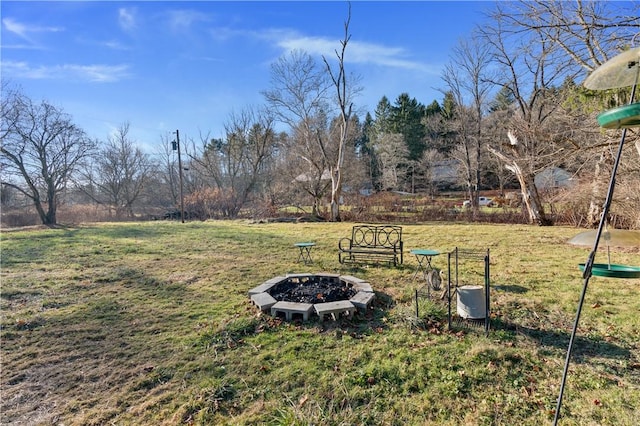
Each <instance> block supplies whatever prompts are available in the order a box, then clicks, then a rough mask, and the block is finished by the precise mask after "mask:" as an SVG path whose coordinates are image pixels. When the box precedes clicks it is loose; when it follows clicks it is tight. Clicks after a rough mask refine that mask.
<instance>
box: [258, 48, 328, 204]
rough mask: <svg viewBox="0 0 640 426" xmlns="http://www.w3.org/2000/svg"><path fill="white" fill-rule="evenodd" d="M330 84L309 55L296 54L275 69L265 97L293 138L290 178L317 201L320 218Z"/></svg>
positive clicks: (324, 188) (289, 145)
mask: <svg viewBox="0 0 640 426" xmlns="http://www.w3.org/2000/svg"><path fill="white" fill-rule="evenodd" d="M329 88H330V82H329V80H328V79H327V75H326V74H325V73H324V71H323V70H322V69H321V68H319V67H318V64H317V63H316V62H315V61H314V60H313V58H312V57H311V56H310V55H309V54H307V53H306V52H303V51H300V50H294V51H292V52H290V53H289V55H287V56H283V57H281V58H279V59H278V60H277V61H276V62H275V63H274V64H272V65H271V89H270V90H267V91H264V92H263V95H264V97H265V99H266V100H267V103H268V105H269V106H270V107H271V109H272V110H273V111H274V113H275V114H276V117H277V118H278V120H280V121H281V122H283V123H285V124H287V125H288V126H289V129H290V130H291V132H290V133H291V135H290V137H289V138H287V139H286V140H285V141H284V143H285V145H284V148H285V150H286V152H287V155H286V156H287V163H288V164H287V165H288V167H287V168H286V171H287V174H288V175H289V178H290V182H293V183H294V184H295V185H297V186H298V187H299V188H300V189H302V190H303V191H304V192H306V193H308V194H309V195H311V197H312V198H313V210H312V214H313V215H318V214H319V207H320V202H321V199H322V198H323V197H324V195H325V194H326V191H327V188H328V186H327V184H328V182H329V181H328V180H327V177H328V176H326V175H327V173H328V171H329V164H328V161H327V160H328V159H327V156H326V155H323V153H322V148H323V147H324V145H325V143H326V142H325V141H326V140H327V138H328V137H329V124H328V117H327V112H328V110H329V95H328V90H329Z"/></svg>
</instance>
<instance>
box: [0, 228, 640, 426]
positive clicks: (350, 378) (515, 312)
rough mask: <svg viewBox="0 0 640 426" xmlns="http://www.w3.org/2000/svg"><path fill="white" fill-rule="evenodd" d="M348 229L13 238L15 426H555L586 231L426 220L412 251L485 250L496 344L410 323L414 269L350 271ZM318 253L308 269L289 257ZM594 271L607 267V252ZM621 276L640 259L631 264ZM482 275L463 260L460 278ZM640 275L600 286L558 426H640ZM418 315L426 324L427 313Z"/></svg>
mask: <svg viewBox="0 0 640 426" xmlns="http://www.w3.org/2000/svg"><path fill="white" fill-rule="evenodd" d="M351 225H352V224H351V223H298V224H291V223H287V224H258V223H249V222H244V221H206V222H197V223H195V222H189V223H185V224H181V223H168V222H153V223H118V224H95V225H84V226H78V227H69V228H63V229H46V230H20V231H13V232H3V234H2V241H1V243H0V244H1V246H0V247H1V249H2V271H1V273H2V275H1V278H2V289H1V294H0V295H1V299H0V300H1V305H0V308H1V322H0V326H1V339H2V347H1V353H2V377H1V382H0V383H1V386H2V402H1V404H2V406H1V412H2V414H1V415H2V419H1V422H2V423H3V424H4V423H6V424H12V423H15V424H50V423H64V424H78V425H80V424H82V425H87V424H112V423H113V424H228V425H237V424H256V425H257V424H276V425H285V424H286V425H297V424H299V425H308V424H329V425H341V424H349V425H351V424H371V425H380V424H382V425H407V424H416V425H422V424H443V425H454V424H456V425H459V424H468V425H514V424H522V425H538V424H549V423H550V421H551V419H552V417H553V410H554V408H555V402H556V398H557V395H558V391H559V389H558V387H559V382H560V377H561V373H562V367H563V363H564V357H565V354H566V347H567V344H568V338H569V333H570V330H571V326H572V322H573V319H574V316H575V309H576V305H577V302H578V297H579V293H580V290H581V287H582V279H581V276H580V275H581V274H580V271H579V270H578V266H577V265H578V263H581V262H584V261H585V260H586V256H587V254H588V249H583V248H579V247H574V246H569V245H567V244H566V240H568V239H569V238H570V237H572V236H573V235H575V234H576V233H578V232H579V230H577V229H573V228H564V227H552V228H540V227H529V226H524V225H510V226H509V225H479V224H458V223H426V224H409V225H405V226H404V240H405V249H406V250H407V251H408V250H409V249H411V248H418V247H420V248H431V249H436V250H439V251H441V252H442V253H443V254H441V255H440V256H436V257H435V258H434V259H433V264H434V266H436V267H439V268H446V263H447V262H446V259H447V258H446V254H445V253H446V252H448V251H451V250H453V249H454V248H455V247H460V248H469V249H481V250H485V249H489V250H490V252H491V282H492V295H491V296H492V301H493V303H492V306H491V310H492V313H493V314H492V315H493V318H492V331H491V332H490V333H489V335H488V336H485V335H484V334H483V333H482V332H481V331H477V330H476V329H474V328H472V327H458V328H455V329H454V330H451V331H450V330H448V329H447V327H446V315H445V312H446V309H444V308H443V306H442V305H441V304H440V303H441V302H439V301H438V300H432V301H428V302H425V301H421V302H420V303H421V306H420V312H421V317H420V318H416V317H415V305H414V304H415V300H414V294H415V289H416V288H418V287H420V286H422V285H423V283H421V282H420V281H419V280H417V279H416V280H414V279H413V273H414V268H415V267H416V265H417V263H416V261H415V259H413V258H411V257H410V255H409V254H406V258H405V263H404V265H402V266H400V267H398V268H389V267H362V268H350V267H345V266H343V265H340V264H339V263H338V261H337V242H338V240H339V239H340V238H342V237H344V236H348V235H349V232H350V227H351ZM298 241H314V242H316V247H315V248H314V249H313V251H312V256H313V258H314V264H313V265H311V266H309V267H306V266H304V265H302V264H299V263H297V262H296V258H297V249H296V248H295V247H293V244H294V243H295V242H298ZM598 256H599V259H600V260H602V259H603V257H604V254H599V255H598ZM613 256H614V260H615V263H621V264H630V265H640V255H639V254H638V252H637V251H633V250H627V251H626V252H614V253H613ZM320 271H323V272H336V273H341V274H349V275H355V276H358V277H361V278H363V279H366V280H368V281H369V282H370V283H371V284H372V286H373V287H374V289H375V290H376V293H377V297H376V301H375V303H374V305H373V306H372V308H371V309H370V310H369V311H368V312H366V313H361V314H359V315H357V316H355V317H354V318H346V319H341V320H339V321H337V322H334V321H324V322H319V321H317V320H311V321H309V322H306V323H284V322H282V321H281V320H280V319H275V318H271V317H270V316H268V315H263V314H260V313H258V312H257V311H256V309H255V308H254V307H253V306H252V305H251V304H250V303H249V300H248V297H247V291H248V290H249V289H251V288H253V287H255V286H257V285H258V284H260V283H262V282H263V281H265V280H267V279H269V278H271V277H273V276H276V275H282V274H286V273H293V272H320ZM481 274H482V270H481V269H478V268H477V267H476V266H475V265H463V266H461V275H462V277H461V278H462V280H463V281H464V282H466V283H475V282H478V283H480V282H481V280H482V276H481ZM639 284H640V280H637V279H636V280H631V279H628V280H620V279H606V278H600V277H594V278H593V279H592V280H591V285H590V288H589V291H588V293H587V302H586V305H585V309H584V311H583V315H582V319H581V322H580V327H579V332H578V338H577V341H576V346H575V351H574V358H573V360H572V364H571V370H570V374H569V380H568V383H567V390H566V391H565V400H564V404H563V416H562V424H567V425H592V424H593V425H595V424H598V425H636V424H640V408H638V407H640V342H639V339H638V335H639V333H640V319H639V318H638V315H637V313H638V311H639V310H640V299H639V298H638V297H637V295H638V285H639ZM423 312H424V316H423V315H422V313H423Z"/></svg>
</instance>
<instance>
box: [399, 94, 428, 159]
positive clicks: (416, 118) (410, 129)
mask: <svg viewBox="0 0 640 426" xmlns="http://www.w3.org/2000/svg"><path fill="white" fill-rule="evenodd" d="M425 112H426V108H425V106H424V105H423V104H421V103H420V102H418V101H417V100H416V99H415V98H410V97H409V94H407V93H402V94H401V95H400V96H398V98H397V99H396V102H395V105H394V106H393V107H392V109H391V128H392V131H393V133H399V134H401V135H403V137H404V142H405V144H406V145H407V149H408V153H409V154H408V160H410V161H416V160H418V159H420V158H421V157H422V153H423V152H424V149H425V144H424V139H425V136H426V130H425V128H424V125H423V124H422V118H423V117H424V116H425Z"/></svg>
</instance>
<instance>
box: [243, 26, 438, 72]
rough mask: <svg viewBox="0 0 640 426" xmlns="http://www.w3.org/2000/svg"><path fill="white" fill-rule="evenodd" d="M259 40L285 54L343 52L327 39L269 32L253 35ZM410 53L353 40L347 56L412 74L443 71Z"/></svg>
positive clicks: (331, 54)
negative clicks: (290, 52)
mask: <svg viewBox="0 0 640 426" xmlns="http://www.w3.org/2000/svg"><path fill="white" fill-rule="evenodd" d="M253 34H254V36H255V37H259V38H263V39H267V40H270V41H272V42H274V43H275V44H276V45H277V46H278V47H279V48H281V49H283V50H284V51H285V52H288V51H291V50H294V49H299V50H304V51H306V52H307V53H309V54H310V55H322V56H324V57H326V58H327V59H333V58H335V56H336V51H338V52H339V51H340V49H341V45H340V41H339V40H337V39H329V38H326V37H309V36H304V35H300V34H298V33H296V32H295V31H289V30H273V29H272V30H268V31H265V32H262V33H253ZM410 56H411V55H410V52H408V51H407V50H406V49H405V48H402V47H390V46H384V45H380V44H374V43H367V42H359V41H355V40H350V41H349V44H348V46H347V51H346V54H345V60H346V61H347V62H348V63H357V64H369V65H379V66H384V67H391V68H401V69H406V70H412V71H420V72H426V73H433V74H438V73H439V72H440V67H439V66H435V65H430V64H427V63H424V62H420V61H416V60H413V59H411V58H410Z"/></svg>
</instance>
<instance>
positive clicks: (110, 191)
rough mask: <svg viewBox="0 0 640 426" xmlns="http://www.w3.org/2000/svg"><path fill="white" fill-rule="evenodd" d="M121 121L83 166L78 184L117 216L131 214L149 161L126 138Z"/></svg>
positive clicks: (126, 129) (126, 128) (147, 175)
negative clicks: (88, 163) (90, 159)
mask: <svg viewBox="0 0 640 426" xmlns="http://www.w3.org/2000/svg"><path fill="white" fill-rule="evenodd" d="M129 128H130V125H129V123H124V124H122V125H121V126H120V127H119V128H118V129H117V131H116V132H115V134H114V135H112V136H109V138H108V141H107V143H106V144H105V145H104V146H103V147H102V148H101V149H100V150H99V151H98V153H97V154H96V156H95V158H94V160H93V162H92V164H90V165H89V167H87V168H86V169H85V173H84V175H83V178H84V179H83V182H81V185H80V187H81V188H83V189H84V192H85V193H86V194H88V195H89V196H90V197H91V198H92V199H93V200H94V201H96V202H97V203H99V204H102V205H106V206H108V207H109V209H110V210H111V209H113V210H115V215H116V217H117V218H122V217H124V216H125V215H126V216H128V217H134V210H133V207H134V205H135V203H136V202H137V201H138V200H139V199H140V197H141V196H142V194H143V190H144V188H145V186H146V184H147V183H148V181H149V179H150V177H151V171H152V164H151V161H150V160H149V156H148V155H146V154H144V153H143V152H142V150H141V149H140V148H139V147H136V146H135V145H134V141H133V140H132V139H131V138H129Z"/></svg>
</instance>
